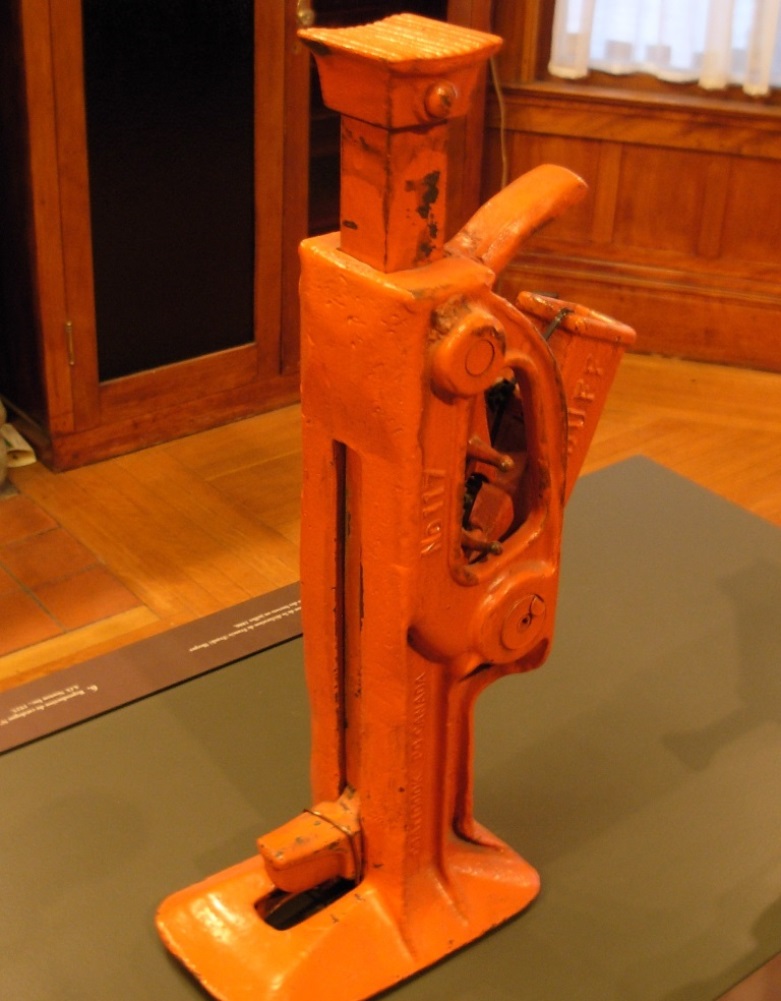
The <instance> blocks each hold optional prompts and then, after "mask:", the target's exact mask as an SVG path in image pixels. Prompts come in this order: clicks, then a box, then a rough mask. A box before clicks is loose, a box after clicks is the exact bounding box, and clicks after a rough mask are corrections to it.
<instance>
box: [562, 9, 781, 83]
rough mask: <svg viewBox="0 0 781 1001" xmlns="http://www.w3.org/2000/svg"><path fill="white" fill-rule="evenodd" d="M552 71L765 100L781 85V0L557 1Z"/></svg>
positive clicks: (575, 75)
mask: <svg viewBox="0 0 781 1001" xmlns="http://www.w3.org/2000/svg"><path fill="white" fill-rule="evenodd" d="M549 69H550V72H551V73H552V74H554V75H555V76H561V77H567V78H570V79H576V78H579V77H584V76H586V75H587V74H588V72H589V70H590V69H595V70H601V71H603V72H607V73H612V74H626V73H650V74H652V75H654V76H656V77H658V78H660V79H661V80H666V81H673V82H685V81H688V82H691V81H696V82H697V83H698V84H699V85H700V86H701V87H704V88H706V89H708V90H715V89H721V88H725V87H727V86H729V85H730V84H737V85H738V86H740V87H742V88H743V90H744V91H745V92H746V93H747V94H751V95H764V94H767V93H768V92H769V90H770V88H771V87H779V86H781V0H556V8H555V14H554V22H553V40H552V48H551V58H550V64H549Z"/></svg>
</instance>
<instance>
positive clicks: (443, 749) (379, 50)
mask: <svg viewBox="0 0 781 1001" xmlns="http://www.w3.org/2000/svg"><path fill="white" fill-rule="evenodd" d="M301 36H302V38H303V39H304V41H305V42H306V43H307V44H308V45H310V46H311V47H312V49H313V51H314V53H315V56H316V58H317V62H318V68H319V71H320V74H321V79H322V83H323V92H324V96H325V100H326V102H327V103H328V104H329V105H330V106H331V107H333V108H335V109H336V110H338V111H339V112H340V113H341V114H342V219H341V227H340V232H339V233H334V234H331V235H329V236H324V237H319V238H315V239H312V240H308V241H306V242H305V243H304V244H303V245H302V248H301V261H302V280H301V308H302V338H303V343H302V405H303V421H304V495H303V517H302V603H303V612H304V654H305V668H306V674H307V682H308V687H309V693H310V700H311V711H312V739H313V748H312V771H311V778H312V789H313V802H314V803H315V806H313V807H312V808H311V809H308V810H306V811H304V812H303V813H302V814H301V815H300V816H299V817H297V818H294V819H293V820H291V821H290V822H289V823H288V824H286V825H284V826H283V827H282V828H280V829H278V830H276V831H274V832H272V833H270V834H268V835H266V836H264V837H262V838H261V839H260V841H259V843H258V853H257V855H256V856H254V857H253V858H251V859H250V860H248V861H246V862H243V863H241V864H239V865H238V866H236V867H234V868H233V869H230V870H228V871H227V872H223V873H219V874H217V875H216V876H213V877H211V878H210V879H207V880H206V881H205V882H203V883H199V884H197V885H196V886H194V887H191V888H189V889H187V890H184V891H181V892H180V893H178V894H175V895H174V896H173V897H171V898H169V899H168V900H167V901H165V902H164V904H163V905H162V906H161V909H160V912H159V915H158V926H159V929H160V933H161V935H162V937H163V939H164V941H165V942H166V944H167V945H168V947H169V948H170V949H171V950H172V951H173V952H174V953H175V954H176V955H178V956H179V957H180V958H181V959H182V960H183V962H184V963H185V964H186V965H187V966H188V967H189V968H190V969H191V970H192V971H193V972H194V973H195V975H196V976H197V977H198V978H199V979H200V980H201V982H202V983H203V985H204V986H205V987H206V988H207V990H209V991H210V992H211V993H212V994H213V995H214V996H215V997H217V998H221V999H224V1001H239V999H250V998H252V999H254V1001H259V999H263V1001H271V999H286V1001H300V999H309V998H318V999H319V1001H357V999H360V998H366V997H369V996H371V995H373V994H375V993H377V992H379V991H382V990H384V989H386V988H388V987H391V986H393V985H394V984H396V983H398V982H399V981H401V980H403V979H404V978H405V977H408V976H410V975H411V974H413V973H415V972H416V971H418V970H420V969H422V968H424V967H426V966H428V965H430V964H431V963H433V962H435V961H436V960H438V959H440V958H441V957H443V956H444V955H446V954H448V953H449V952H452V951H453V950H455V949H457V948H459V947H461V946H463V945H465V944H466V943H468V942H470V941H472V940H474V939H475V938H477V937H479V936H481V935H483V934H484V933H485V932H487V931H488V930H489V929H491V928H493V927H495V926H496V925H498V924H500V923H501V922H503V921H506V920H507V919H508V918H510V917H512V916H513V915H515V914H517V913H518V912H519V911H521V910H523V909H524V908H525V907H526V906H527V905H528V903H529V902H530V901H531V900H532V899H533V898H534V897H535V895H536V894H537V892H538V887H539V880H538V876H537V874H536V872H535V871H534V869H533V868H532V867H531V866H530V865H529V864H528V863H527V862H525V861H524V860H523V859H522V858H521V857H520V856H518V855H517V854H516V853H515V852H514V851H513V850H512V849H511V848H510V847H509V846H507V845H506V844H504V843H502V842H501V841H500V840H499V839H498V838H496V837H495V836H493V835H492V834H490V833H489V832H488V831H486V830H485V829H484V828H482V827H481V826H480V824H479V823H478V822H477V821H476V820H475V818H474V816H473V811H472V798H473V797H472V743H473V738H472V715H473V707H474V703H475V700H476V699H477V697H478V696H479V694H480V692H481V691H482V690H483V689H484V688H485V687H486V686H487V685H489V684H491V683H492V682H494V681H495V680H497V679H498V678H500V677H502V676H503V675H506V674H508V673H510V672H517V671H527V670H530V669H532V668H535V667H537V666H539V665H540V664H541V663H542V662H543V661H544V659H545V657H546V656H547V654H548V651H549V649H550V645H551V640H552V635H553V627H554V619H555V609H556V595H557V585H558V574H559V554H560V541H561V529H562V515H563V509H564V504H565V501H566V498H567V497H568V495H569V492H570V491H571V489H572V486H573V484H574V482H575V479H576V477H577V474H578V470H579V469H580V466H581V463H582V460H583V457H584V455H585V452H586V449H587V447H588V443H589V441H590V438H591V435H592V434H593V431H594V428H595V426H596V422H597V419H598V417H599V413H600V411H601V409H602V406H603V404H604V400H605V396H606V393H607V391H608V388H609V385H610V382H611V379H612V377H613V374H614V372H615V368H616V366H617V364H618V360H619V357H620V354H621V352H622V350H623V349H624V348H625V346H626V345H627V344H629V343H630V342H631V341H632V339H633V333H632V331H631V330H630V329H629V328H628V327H625V326H623V325H622V324H618V323H616V322H614V321H612V320H610V319H608V318H607V317H602V316H599V315H598V314H595V313H593V312H591V311H589V310H586V309H583V308H582V307H580V306H578V305H573V304H569V303H565V302H562V301H560V300H558V299H551V298H547V297H545V296H541V295H536V294H527V293H524V294H522V295H521V297H520V298H519V300H518V301H517V303H515V304H510V303H509V302H507V301H506V300H505V299H503V298H501V297H500V296H498V295H497V294H495V293H494V291H493V285H494V282H495V279H496V273H497V272H498V271H499V270H501V268H502V267H503V266H504V264H505V263H506V262H507V261H508V260H509V259H510V258H511V257H512V256H513V254H515V253H516V251H517V250H518V248H519V246H520V244H521V243H522V242H523V240H524V239H525V238H527V237H528V236H529V235H530V234H531V233H533V232H534V231H535V230H536V229H538V228H539V227H540V226H541V225H543V224H544V223H545V222H547V221H548V220H550V219H552V218H555V217H556V216H557V215H559V214H560V213H561V212H562V211H564V210H565V209H566V208H567V207H568V206H570V205H572V204H574V203H575V202H576V201H578V200H579V199H580V198H581V197H582V196H583V194H584V192H585V185H584V184H583V182H582V181H581V180H580V178H578V177H576V176H575V175H574V174H572V173H570V172H569V171H567V170H565V169H563V168H561V167H556V166H543V167H539V168H537V169H536V170H533V171H532V172H531V173H529V174H526V175H524V176H523V177H521V178H519V179H518V180H517V181H515V182H514V183H513V184H511V185H509V186H508V187H507V188H506V189H505V190H504V191H502V192H501V193H500V194H499V195H497V196H496V197H495V198H494V199H492V200H491V201H490V202H488V204H487V205H485V206H483V208H482V209H481V210H480V211H479V212H478V213H477V214H476V215H475V217H474V218H473V219H472V220H471V221H470V222H469V223H468V224H467V226H466V227H464V229H463V230H462V231H461V232H460V233H458V234H457V235H456V236H455V237H453V238H452V239H451V240H449V241H446V240H445V225H446V221H445V219H444V215H443V211H444V210H443V206H444V204H445V183H446V172H447V155H446V151H447V122H448V121H449V120H450V119H452V118H453V117H454V116H457V115H461V114H464V113H465V111H466V109H467V107H468V104H469V100H470V95H471V92H472V90H473V88H474V86H475V83H476V81H477V78H478V73H479V71H480V69H481V66H482V65H483V64H484V62H485V60H486V59H487V58H488V57H489V56H490V55H491V54H492V53H493V52H494V51H496V49H497V48H498V46H499V44H500V42H499V39H497V38H496V37H495V36H491V35H485V34H482V33H478V32H473V31H467V30H465V29H460V28H455V27H453V26H451V25H446V24H442V23H440V22H435V21H428V20H426V19H423V18H419V17H415V16H412V15H399V16H396V17H391V18H388V19H385V20H384V21H380V22H377V23H376V24H373V25H368V26H365V27H361V28H354V29H341V30H338V29H334V30H327V29H308V30H306V31H303V32H302V33H301Z"/></svg>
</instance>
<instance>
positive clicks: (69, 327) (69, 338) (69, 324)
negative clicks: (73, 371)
mask: <svg viewBox="0 0 781 1001" xmlns="http://www.w3.org/2000/svg"><path fill="white" fill-rule="evenodd" d="M65 341H66V344H67V346H68V364H69V365H75V364H76V353H75V351H74V348H73V321H72V320H66V321H65Z"/></svg>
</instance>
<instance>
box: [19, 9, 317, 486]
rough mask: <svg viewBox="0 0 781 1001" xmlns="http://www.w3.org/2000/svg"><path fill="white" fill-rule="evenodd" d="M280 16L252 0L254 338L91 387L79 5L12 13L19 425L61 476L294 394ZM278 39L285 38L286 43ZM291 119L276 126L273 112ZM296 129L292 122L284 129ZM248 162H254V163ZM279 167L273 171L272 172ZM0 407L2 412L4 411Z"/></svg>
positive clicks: (286, 58) (292, 90)
mask: <svg viewBox="0 0 781 1001" xmlns="http://www.w3.org/2000/svg"><path fill="white" fill-rule="evenodd" d="M292 8H293V5H291V4H285V5H282V4H267V3H264V2H262V0H257V2H256V12H255V38H256V51H257V53H258V57H257V58H256V60H255V83H254V89H255V135H256V136H262V137H265V138H264V141H263V142H262V143H258V144H257V146H258V147H259V152H260V155H261V156H262V158H263V169H262V171H260V170H258V171H256V189H255V208H256V224H255V226H256V237H255V248H256V249H255V275H254V281H255V288H256V290H258V289H262V290H263V295H262V296H260V295H258V294H256V295H255V307H254V309H255V317H254V326H255V330H254V335H255V336H254V340H253V341H252V342H250V343H247V344H242V345H240V346H238V347H234V348H229V349H225V350H222V351H217V352H214V353H212V354H208V355H204V356H201V357H197V358H192V359H189V360H186V361H182V362H178V363H175V364H171V365H166V366H163V367H160V368H156V369H152V370H149V371H144V372H139V373H137V374H133V375H128V376H125V377H122V378H117V379H113V380H110V381H105V382H101V381H100V379H99V375H98V355H97V334H98V332H97V329H96V320H95V297H94V288H93V269H92V246H91V229H90V199H89V175H88V170H89V167H88V157H87V140H86V114H85V101H84V80H83V52H82V21H81V3H80V0H24V3H21V4H20V6H19V14H20V31H21V46H22V59H23V62H24V88H25V94H24V98H25V103H26V106H27V128H28V148H29V175H30V183H29V190H30V192H31V228H32V246H33V248H34V249H33V257H34V261H33V273H34V283H35V289H36V301H37V307H38V317H37V322H38V324H39V328H40V329H39V331H38V336H39V337H40V340H41V343H42V350H41V358H42V368H43V371H42V373H41V376H42V380H43V383H44V396H45V400H46V408H47V417H46V426H45V427H36V426H34V425H25V431H26V432H27V433H28V434H30V435H31V437H32V438H33V439H34V441H35V444H36V446H37V447H38V448H39V449H40V450H41V452H42V454H43V456H44V458H46V459H47V460H48V461H49V462H50V464H51V465H52V466H54V467H55V468H58V469H65V468H69V467H72V466H76V465H81V464H83V463H84V462H89V461H94V460H96V459H102V458H106V457H108V456H110V455H115V454H119V453H122V452H126V451H129V450H131V449H134V448H139V447H143V446H146V445H150V444H153V443H155V442H157V441H162V440H166V439H170V438H172V437H176V436H178V435H181V434H186V433H189V432H192V431H196V430H201V429H203V428H206V427H210V426H213V425H215V424H218V423H224V422H226V421H229V420H233V419H237V418H240V417H243V416H248V415H250V414H252V413H257V412H260V411H262V410H265V409H271V408H272V407H275V406H279V405H282V404H284V403H287V402H291V401H293V400H294V399H295V398H296V397H297V392H298V372H297V367H298V366H297V341H298V331H297V319H296V313H295V312H294V311H293V310H291V309H290V307H289V305H288V303H289V301H290V299H291V298H293V299H294V298H295V296H294V294H293V295H292V296H291V294H290V293H291V289H292V290H293V291H294V288H295V283H296V281H297V254H296V247H297V244H298V242H299V240H300V239H301V238H302V237H303V236H304V235H305V234H306V205H305V203H302V199H301V198H300V197H297V195H298V194H299V193H300V190H301V187H300V185H301V172H302V171H303V172H304V173H303V176H304V179H305V177H306V173H305V167H304V164H305V162H306V157H307V135H306V127H305V123H306V103H307V100H308V92H307V79H308V76H307V74H308V58H309V57H308V54H307V53H306V52H304V51H303V49H302V48H301V47H299V46H298V45H297V44H296V43H295V39H294V32H295V27H296V25H295V11H294V9H292ZM291 39H292V40H293V41H292V42H291ZM288 106H294V107H295V108H296V115H295V116H290V117H289V118H286V115H285V112H286V107H288ZM296 122H298V123H300V124H299V127H295V124H296ZM257 156H258V152H256V157H257ZM288 164H289V165H291V169H289V170H288V169H287V166H286V165H288ZM11 402H13V401H11Z"/></svg>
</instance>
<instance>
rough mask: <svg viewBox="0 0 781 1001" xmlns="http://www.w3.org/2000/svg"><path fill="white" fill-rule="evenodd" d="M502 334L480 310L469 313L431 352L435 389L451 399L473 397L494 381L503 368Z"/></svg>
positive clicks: (501, 329)
mask: <svg viewBox="0 0 781 1001" xmlns="http://www.w3.org/2000/svg"><path fill="white" fill-rule="evenodd" d="M505 343H506V341H505V334H504V330H503V328H502V326H501V324H500V323H499V322H498V321H497V320H496V319H495V318H494V317H493V316H491V314H490V313H488V312H486V311H485V310H482V309H474V310H470V311H469V312H467V313H466V315H464V316H463V317H461V318H460V319H459V320H458V321H457V322H456V323H455V324H454V326H453V327H452V328H451V329H450V331H449V332H448V333H447V334H446V335H445V337H443V338H442V340H441V341H439V343H438V344H437V346H436V348H435V350H434V358H433V363H432V371H431V378H432V382H433V384H434V388H435V389H437V390H439V391H440V392H443V393H446V394H448V395H451V396H464V397H466V396H476V395H477V394H478V393H483V392H485V391H486V390H487V389H488V388H489V387H490V386H492V385H493V384H494V382H496V380H497V379H498V377H499V374H500V373H501V371H502V369H503V368H504V349H505Z"/></svg>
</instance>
